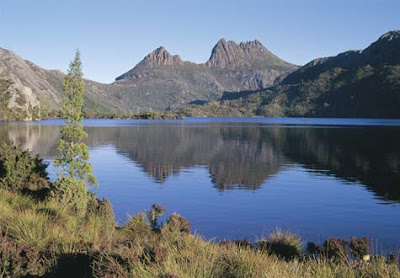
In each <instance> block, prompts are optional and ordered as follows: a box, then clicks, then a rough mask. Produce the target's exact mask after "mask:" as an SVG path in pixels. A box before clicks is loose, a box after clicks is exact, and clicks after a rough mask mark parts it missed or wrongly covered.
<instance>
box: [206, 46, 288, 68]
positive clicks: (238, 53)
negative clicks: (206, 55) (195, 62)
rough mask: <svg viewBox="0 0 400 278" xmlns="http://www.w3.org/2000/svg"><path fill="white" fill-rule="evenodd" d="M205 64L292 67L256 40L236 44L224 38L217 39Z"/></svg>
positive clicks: (213, 65)
mask: <svg viewBox="0 0 400 278" xmlns="http://www.w3.org/2000/svg"><path fill="white" fill-rule="evenodd" d="M206 66H207V67H215V68H229V69H236V68H242V69H244V68H247V69H252V70H260V69H261V70H265V69H270V70H273V69H274V70H288V69H293V68H294V67H293V65H292V64H289V63H287V62H285V61H283V60H281V59H280V58H278V57H277V56H275V55H274V54H272V53H271V52H270V51H269V50H268V49H267V48H265V47H264V46H263V45H262V44H261V43H260V42H259V41H258V40H254V41H249V42H241V43H240V44H237V43H235V42H234V41H226V40H225V39H221V40H219V41H218V43H217V45H216V46H215V47H214V48H213V50H212V52H211V57H210V59H209V60H208V61H207V63H206Z"/></svg>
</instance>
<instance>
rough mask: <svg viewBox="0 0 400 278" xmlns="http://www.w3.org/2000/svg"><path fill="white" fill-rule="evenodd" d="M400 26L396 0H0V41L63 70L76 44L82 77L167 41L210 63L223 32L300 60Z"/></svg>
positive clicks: (112, 70)
mask: <svg viewBox="0 0 400 278" xmlns="http://www.w3.org/2000/svg"><path fill="white" fill-rule="evenodd" d="M394 29H400V1H399V0H346V1H345V0H279V1H278V0H276V1H268V0H264V1H257V0H246V1H244V0H242V1H236V0H230V1H225V0H224V1H222V0H221V1H218V0H213V1H211V0H201V1H200V0H199V1H189V0H186V1H184V0H171V1H168V0H164V1H148V0H137V1H135V0H130V1H128V0H126V1H125V0H113V1H103V0H68V1H67V0H64V1H62V0H57V1H56V0H2V1H1V5H0V47H3V48H7V49H10V50H12V51H14V52H16V53H17V54H19V55H20V56H22V57H23V58H25V59H28V60H31V61H32V62H34V63H36V64H38V65H39V66H42V67H44V68H47V69H60V70H62V71H65V70H66V68H67V67H68V64H69V61H70V60H71V59H72V58H73V54H74V51H75V49H76V48H79V49H80V50H81V53H82V60H83V69H84V73H85V77H86V78H89V79H93V80H96V81H99V82H106V83H109V82H112V81H113V80H114V78H115V77H117V76H118V75H120V74H122V73H124V72H125V71H127V70H129V69H130V68H132V67H133V66H134V65H135V64H136V63H137V62H139V61H140V60H141V59H142V58H143V57H144V56H145V55H147V54H148V53H149V52H150V51H152V50H153V49H155V48H157V47H159V46H160V45H163V46H165V47H166V48H167V50H168V51H169V52H170V53H171V54H179V55H180V56H181V57H182V58H183V59H184V60H189V61H193V62H197V63H202V62H205V61H206V60H207V59H208V58H209V56H210V52H211V49H212V47H213V46H214V45H215V43H216V42H217V41H218V40H219V39H220V38H222V37H224V38H226V39H229V40H235V41H237V42H240V41H248V40H254V39H258V40H259V41H261V42H262V43H263V44H264V45H265V46H266V47H267V48H268V49H269V50H271V51H272V52H274V53H275V54H277V55H278V56H280V57H281V58H283V59H285V60H287V61H288V62H292V63H295V64H300V65H301V64H304V63H307V62H308V61H310V60H312V59H314V58H317V57H323V56H331V55H336V54H337V53H339V52H342V51H345V50H349V49H361V48H365V47H366V46H368V45H369V44H370V43H371V42H373V41H375V40H376V39H377V38H378V37H379V36H380V35H382V34H383V33H385V32H387V31H389V30H394Z"/></svg>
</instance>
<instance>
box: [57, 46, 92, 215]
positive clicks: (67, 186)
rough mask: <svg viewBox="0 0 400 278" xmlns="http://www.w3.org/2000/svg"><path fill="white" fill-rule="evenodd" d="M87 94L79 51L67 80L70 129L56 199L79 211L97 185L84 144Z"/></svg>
mask: <svg viewBox="0 0 400 278" xmlns="http://www.w3.org/2000/svg"><path fill="white" fill-rule="evenodd" d="M84 92H85V87H84V85H83V80H82V65H81V60H80V53H79V51H78V50H77V51H76V54H75V59H74V61H73V62H71V64H70V66H69V70H68V74H67V75H66V76H65V78H64V94H65V97H64V99H63V110H62V113H63V118H64V121H65V124H66V125H65V126H64V128H63V129H62V131H61V139H60V140H59V142H58V150H59V152H60V155H59V156H58V157H57V158H56V159H55V162H54V164H55V166H58V167H61V171H60V172H59V175H58V179H57V181H56V183H55V190H54V191H55V192H54V196H56V197H57V198H58V199H59V200H60V201H62V202H65V203H66V204H72V205H74V206H75V208H76V209H77V210H80V209H84V208H85V207H86V205H87V202H86V201H87V195H88V194H87V185H89V186H96V185H97V181H96V179H95V177H94V176H93V174H92V165H91V164H90V163H89V161H88V160H89V151H88V146H87V145H86V144H85V143H84V142H83V140H84V139H85V138H87V133H86V132H85V131H84V129H83V115H82V107H83V104H84V100H83V94H84Z"/></svg>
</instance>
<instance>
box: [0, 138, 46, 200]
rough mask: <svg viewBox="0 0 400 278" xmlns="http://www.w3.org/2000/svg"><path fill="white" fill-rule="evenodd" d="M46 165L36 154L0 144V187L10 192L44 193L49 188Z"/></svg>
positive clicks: (8, 144)
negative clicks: (33, 155)
mask: <svg viewBox="0 0 400 278" xmlns="http://www.w3.org/2000/svg"><path fill="white" fill-rule="evenodd" d="M46 168H47V165H46V164H45V163H43V160H42V159H41V158H39V157H38V156H35V157H32V153H31V152H30V151H28V150H23V149H22V148H21V147H20V146H18V147H17V146H14V145H13V144H11V143H3V144H2V145H1V146H0V188H2V189H6V190H10V191H12V192H23V193H32V194H33V193H36V194H37V195H39V196H42V197H43V195H45V194H46V192H47V191H48V188H49V180H48V174H47V171H46Z"/></svg>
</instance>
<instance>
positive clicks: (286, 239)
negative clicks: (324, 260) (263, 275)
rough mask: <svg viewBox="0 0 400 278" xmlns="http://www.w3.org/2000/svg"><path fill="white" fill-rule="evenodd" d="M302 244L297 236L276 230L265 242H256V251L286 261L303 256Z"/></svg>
mask: <svg viewBox="0 0 400 278" xmlns="http://www.w3.org/2000/svg"><path fill="white" fill-rule="evenodd" d="M302 247H303V243H302V240H301V238H300V237H299V236H298V235H295V234H293V233H291V232H289V231H286V232H284V231H282V230H279V229H278V230H277V231H276V232H274V233H271V234H270V235H269V237H268V239H267V240H261V241H259V242H258V246H257V248H258V250H260V251H264V252H268V253H269V254H274V255H276V256H277V257H279V258H283V259H285V260H287V261H289V260H293V259H294V258H300V257H302V256H303V249H302Z"/></svg>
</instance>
